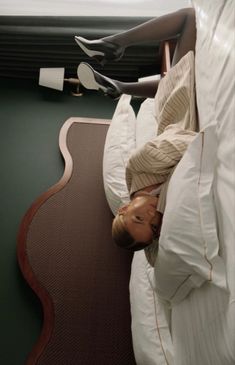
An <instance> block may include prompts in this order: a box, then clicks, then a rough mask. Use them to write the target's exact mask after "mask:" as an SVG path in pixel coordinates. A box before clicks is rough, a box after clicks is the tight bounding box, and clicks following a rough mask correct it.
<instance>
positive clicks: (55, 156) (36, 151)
mask: <svg viewBox="0 0 235 365" xmlns="http://www.w3.org/2000/svg"><path fill="white" fill-rule="evenodd" d="M115 105H116V102H114V101H113V100H111V99H109V98H105V97H104V96H102V95H101V94H97V93H94V92H90V93H89V94H86V95H84V96H83V97H72V96H70V95H69V93H60V92H58V91H50V90H48V89H43V88H42V87H38V86H37V83H36V82H32V81H21V80H17V81H14V80H5V79H2V80H1V79H0V139H1V140H0V152H1V179H0V192H1V204H0V216H1V219H0V224H1V255H0V257H1V264H0V268H1V273H0V280H1V283H0V288H1V291H0V295H1V297H0V304H1V308H0V316H1V319H0V324H1V338H0V344H1V347H0V363H1V364H3V365H23V364H24V363H25V359H26V356H27V354H28V352H29V351H30V350H31V348H32V346H33V344H34V342H35V340H36V339H37V337H38V335H39V333H40V326H41V320H42V316H41V307H40V303H39V302H38V300H37V298H36V297H35V296H34V294H33V293H32V291H31V289H30V288H29V287H28V286H27V284H25V282H24V280H23V279H22V277H21V273H20V272H19V270H18V266H17V261H16V236H17V231H18V228H19V224H20V221H21V219H22V216H23V215H24V213H25V212H26V210H27V209H28V207H29V206H30V205H31V203H32V201H33V200H34V199H35V198H36V197H38V196H39V195H40V194H41V193H42V192H44V191H45V190H47V189H48V188H49V187H50V186H51V185H53V184H54V183H55V182H57V181H58V180H59V178H60V177H61V176H62V174H63V161H62V158H61V157H60V153H59V147H58V136H59V131H60V128H61V126H62V125H63V123H64V122H65V120H66V119H68V118H69V117H71V116H75V117H82V116H83V117H94V118H111V116H112V114H113V111H114V109H115Z"/></svg>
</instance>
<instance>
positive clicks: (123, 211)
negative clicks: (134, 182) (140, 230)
mask: <svg viewBox="0 0 235 365" xmlns="http://www.w3.org/2000/svg"><path fill="white" fill-rule="evenodd" d="M128 207H129V204H126V205H123V206H122V207H120V208H119V209H118V214H125V213H126V211H127V208H128Z"/></svg>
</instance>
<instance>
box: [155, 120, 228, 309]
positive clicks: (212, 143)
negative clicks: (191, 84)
mask: <svg viewBox="0 0 235 365" xmlns="http://www.w3.org/2000/svg"><path fill="white" fill-rule="evenodd" d="M216 155H217V138H216V127H215V124H211V125H210V126H208V127H206V129H205V130H204V131H202V132H200V133H199V134H198V135H197V137H196V138H195V139H194V141H193V142H192V143H191V144H190V146H189V148H188V150H187V151H186V152H185V154H184V156H183V158H182V159H181V161H180V162H179V164H178V166H177V167H176V169H175V171H174V173H173V175H172V177H171V180H170V183H169V187H168V193H167V203H166V210H165V212H164V216H163V223H162V229H161V236H160V240H159V252H158V256H157V259H156V262H155V282H154V286H155V289H156V291H157V293H158V295H159V296H160V297H161V298H163V299H165V300H168V301H170V302H171V303H172V304H176V303H179V302H180V301H182V300H183V299H184V298H185V297H186V296H187V295H188V294H189V292H190V291H191V290H192V289H193V288H197V287H200V286H201V285H202V284H203V283H205V282H211V283H212V284H214V285H216V286H218V287H220V288H222V289H227V283H226V272H225V266H224V261H223V259H222V258H221V257H220V256H219V254H218V252H219V241H218V237H217V229H216V212H215V207H214V200H213V180H214V170H215V165H216V162H217V161H216Z"/></svg>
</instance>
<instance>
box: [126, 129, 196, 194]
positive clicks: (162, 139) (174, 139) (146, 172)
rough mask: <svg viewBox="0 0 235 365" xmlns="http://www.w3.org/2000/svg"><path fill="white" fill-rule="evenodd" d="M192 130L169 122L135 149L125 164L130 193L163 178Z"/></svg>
mask: <svg viewBox="0 0 235 365" xmlns="http://www.w3.org/2000/svg"><path fill="white" fill-rule="evenodd" d="M196 134H197V133H196V132H193V131H190V130H185V129H183V128H181V127H179V126H178V125H169V126H168V127H167V128H166V129H165V131H164V132H163V133H162V134H160V135H159V136H157V137H156V138H155V139H153V140H151V141H149V142H147V143H146V144H145V145H144V146H143V147H141V148H140V149H138V150H136V152H134V153H133V154H132V156H131V157H130V159H129V161H128V164H127V167H126V181H127V187H128V189H129V191H130V193H133V192H134V191H136V190H135V189H137V190H139V189H141V188H142V187H146V186H148V185H152V184H156V183H162V182H163V181H165V180H166V178H167V176H168V175H169V173H170V171H171V170H172V168H173V167H174V166H175V165H176V164H177V163H178V162H179V161H180V159H181V157H182V156H183V154H184V152H185V151H186V149H187V147H188V145H189V143H190V142H191V141H192V140H193V139H194V137H195V135H196Z"/></svg>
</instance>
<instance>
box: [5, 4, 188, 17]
mask: <svg viewBox="0 0 235 365" xmlns="http://www.w3.org/2000/svg"><path fill="white" fill-rule="evenodd" d="M190 4H191V1H190V0H49V1H48V0H20V1H19V0H0V15H38V16H44V15H45V16H46V15H57V16H83V15H84V16H86V15H91V16H92V15H94V16H147V17H148V16H151V17H154V16H160V15H162V14H165V13H168V12H171V11H174V10H176V9H179V8H183V7H187V6H190Z"/></svg>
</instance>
